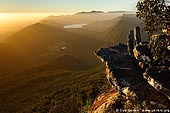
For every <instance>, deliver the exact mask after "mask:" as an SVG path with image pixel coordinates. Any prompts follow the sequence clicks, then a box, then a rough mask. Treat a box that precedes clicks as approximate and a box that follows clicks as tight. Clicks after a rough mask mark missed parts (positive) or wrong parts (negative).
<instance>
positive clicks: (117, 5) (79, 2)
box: [0, 0, 137, 13]
mask: <svg viewBox="0 0 170 113" xmlns="http://www.w3.org/2000/svg"><path fill="white" fill-rule="evenodd" d="M136 3H137V0H0V13H26V12H27V13H28V12H29V13H34V12H35V13H39V12H47V13H49V12H58V13H62V12H63V13H64V12H66V13H68V12H79V11H91V10H102V11H135V9H136V8H135V6H136Z"/></svg>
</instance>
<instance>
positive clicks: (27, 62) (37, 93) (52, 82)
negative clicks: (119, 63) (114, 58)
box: [0, 11, 144, 113]
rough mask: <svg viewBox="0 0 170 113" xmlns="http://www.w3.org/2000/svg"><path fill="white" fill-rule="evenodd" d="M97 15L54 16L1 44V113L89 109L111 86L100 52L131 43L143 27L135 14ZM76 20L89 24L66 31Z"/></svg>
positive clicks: (15, 34)
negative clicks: (130, 34)
mask: <svg viewBox="0 0 170 113" xmlns="http://www.w3.org/2000/svg"><path fill="white" fill-rule="evenodd" d="M91 13H92V14H89V13H86V14H85V15H83V14H75V15H70V16H50V17H47V18H46V19H44V20H42V21H40V22H39V23H36V24H33V25H30V26H27V27H25V28H24V29H22V30H20V31H18V32H16V33H14V34H12V35H10V36H8V37H7V38H6V39H4V41H3V42H2V43H0V63H1V65H0V73H1V75H0V80H1V82H0V102H2V103H3V104H1V103H0V112H5V110H6V109H8V110H7V112H16V111H17V112H24V111H27V112H28V111H29V112H33V111H35V112H36V111H42V112H43V109H47V110H48V111H50V110H51V111H55V110H59V111H61V112H62V110H65V112H66V111H67V112H68V110H67V109H64V108H63V107H68V108H69V110H70V109H72V110H73V113H74V112H77V111H76V110H77V109H76V108H77V106H79V105H82V106H79V110H80V108H81V109H86V110H87V109H88V106H89V105H88V104H89V103H86V102H90V101H93V100H94V98H95V97H96V95H97V94H98V93H100V92H101V91H103V90H104V89H106V88H105V87H107V86H105V85H104V84H105V83H104V73H103V69H104V68H102V67H101V66H100V65H101V63H100V61H99V60H98V59H97V58H96V56H95V55H94V54H93V53H94V51H95V50H97V49H98V48H101V47H104V46H108V45H109V44H110V43H112V44H115V43H119V42H123V43H126V41H127V34H128V32H129V30H130V29H133V28H134V27H135V26H137V25H139V26H142V25H141V23H142V22H141V21H140V20H138V19H137V18H136V17H135V16H134V15H122V14H121V15H119V14H115V13H103V12H96V11H93V12H91ZM76 23H80V24H81V23H87V25H86V26H83V27H82V28H80V29H64V26H65V25H70V24H76ZM143 36H144V35H143ZM98 66H99V67H98ZM75 99H77V100H75ZM70 100H71V101H70ZM75 102H76V103H75ZM80 103H81V104H80ZM38 106H39V107H38ZM50 106H51V107H50ZM57 106H58V107H57ZM62 106H63V107H62ZM7 107H8V108H7ZM61 107H62V108H63V109H60V108H61ZM30 110H31V111H30ZM44 112H45V111H44ZM63 112H64V111H63Z"/></svg>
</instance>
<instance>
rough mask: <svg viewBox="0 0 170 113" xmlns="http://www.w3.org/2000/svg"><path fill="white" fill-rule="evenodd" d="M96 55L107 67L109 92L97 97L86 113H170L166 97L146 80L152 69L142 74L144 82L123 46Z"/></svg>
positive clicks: (132, 59) (133, 60) (99, 51)
mask: <svg viewBox="0 0 170 113" xmlns="http://www.w3.org/2000/svg"><path fill="white" fill-rule="evenodd" d="M95 54H96V56H97V57H98V58H99V59H100V60H101V61H102V62H104V63H105V64H106V77H107V79H108V82H109V83H110V85H111V86H112V89H111V90H110V91H108V92H107V93H103V94H102V95H100V96H99V97H97V98H96V100H95V102H94V103H93V105H92V107H91V108H90V110H89V113H113V112H139V113H140V112H148V111H150V112H151V110H157V111H155V112H160V111H159V110H163V112H167V111H168V110H169V112H170V109H169V108H170V101H169V99H168V97H167V94H165V93H161V92H160V91H157V90H156V89H155V88H154V87H152V86H151V85H150V84H149V83H148V81H149V80H151V81H153V80H152V79H150V78H149V77H148V75H149V76H151V74H150V70H152V69H148V70H147V71H146V72H145V73H146V74H145V78H146V79H145V78H144V77H143V73H144V71H143V69H142V68H140V66H139V65H138V61H137V60H135V59H134V58H132V57H131V56H130V55H129V54H128V51H127V46H126V45H124V44H119V45H116V46H113V47H108V48H101V49H99V50H98V51H96V52H95ZM153 75H154V74H153ZM147 77H148V78H147ZM147 80H148V81H147ZM154 83H155V82H154ZM165 84H168V83H165ZM161 87H162V91H164V90H166V88H164V87H163V85H162V86H161ZM158 89H160V88H158ZM132 110H133V111H132ZM145 110H148V111H145Z"/></svg>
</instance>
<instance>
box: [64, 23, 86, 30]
mask: <svg viewBox="0 0 170 113" xmlns="http://www.w3.org/2000/svg"><path fill="white" fill-rule="evenodd" d="M85 25H87V24H71V25H65V26H64V28H66V29H68V28H82V27H83V26H85Z"/></svg>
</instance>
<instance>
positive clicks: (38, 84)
mask: <svg viewBox="0 0 170 113" xmlns="http://www.w3.org/2000/svg"><path fill="white" fill-rule="evenodd" d="M4 86H6V87H4ZM108 88H109V87H108V85H107V81H106V78H105V76H104V66H101V67H98V68H93V69H90V70H87V71H76V72H75V71H63V70H61V71H60V70H51V71H50V70H49V71H39V72H36V73H24V72H23V73H18V74H16V75H14V76H13V77H11V78H10V79H7V80H6V81H3V82H1V83H0V112H1V113H13V112H28V113H32V112H41V113H42V112H44V113H46V112H51V113H54V112H56V111H57V112H58V113H68V112H69V113H76V112H80V111H84V110H85V111H86V110H87V109H88V108H89V107H90V105H91V104H92V102H93V100H94V99H95V97H96V96H97V95H98V94H99V93H101V92H103V91H104V90H107V89H108Z"/></svg>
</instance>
